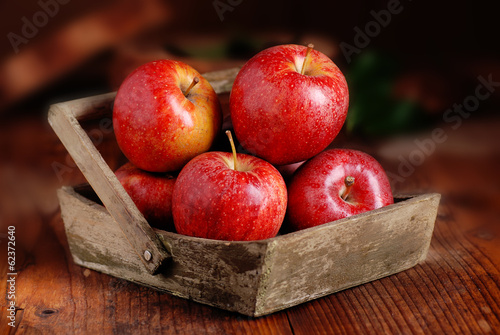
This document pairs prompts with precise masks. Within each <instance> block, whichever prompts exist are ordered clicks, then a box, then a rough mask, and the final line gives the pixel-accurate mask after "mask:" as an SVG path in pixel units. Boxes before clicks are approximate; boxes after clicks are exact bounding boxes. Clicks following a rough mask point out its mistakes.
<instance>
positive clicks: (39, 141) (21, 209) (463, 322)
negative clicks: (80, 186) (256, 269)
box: [0, 116, 500, 334]
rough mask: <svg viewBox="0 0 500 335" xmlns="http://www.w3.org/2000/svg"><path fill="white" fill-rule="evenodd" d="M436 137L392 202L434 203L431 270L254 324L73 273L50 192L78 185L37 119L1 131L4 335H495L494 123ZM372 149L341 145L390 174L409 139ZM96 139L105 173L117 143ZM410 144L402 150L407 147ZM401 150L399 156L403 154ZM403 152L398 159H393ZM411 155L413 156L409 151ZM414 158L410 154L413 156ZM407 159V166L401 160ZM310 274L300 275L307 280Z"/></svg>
mask: <svg viewBox="0 0 500 335" xmlns="http://www.w3.org/2000/svg"><path fill="white" fill-rule="evenodd" d="M437 126H439V127H442V128H443V129H444V130H445V132H446V134H447V135H448V136H447V141H446V142H445V143H442V144H437V145H436V149H435V150H434V152H433V153H432V154H431V155H426V156H425V160H424V161H423V162H422V164H419V165H418V166H415V171H413V172H412V173H411V174H408V175H406V174H405V177H404V178H402V179H403V180H401V179H399V180H396V181H395V183H394V184H393V187H394V191H395V192H402V193H421V192H430V191H437V192H440V193H441V194H442V201H441V204H440V207H439V213H438V217H437V221H436V226H435V230H434V235H433V238H432V242H431V246H430V251H429V253H428V256H427V259H426V260H425V262H423V263H422V264H419V265H417V266H415V267H414V268H412V269H410V270H407V271H404V272H402V273H398V274H396V275H393V276H390V277H386V278H383V279H380V280H377V281H374V282H370V283H368V284H365V285H361V286H358V287H355V288H352V289H348V290H345V291H342V292H339V293H336V294H332V295H330V296H327V297H324V298H320V299H317V300H314V301H312V302H308V303H305V304H302V305H299V306H296V307H293V308H290V309H287V310H285V311H281V312H277V313H274V314H272V315H269V316H266V317H260V318H256V319H252V318H248V317H243V316H240V315H238V314H234V313H230V312H226V311H222V310H218V309H215V308H211V307H207V306H204V305H201V304H198V303H194V302H191V301H188V300H184V299H181V298H176V297H173V296H171V295H169V294H164V293H159V292H156V291H154V290H152V289H149V288H146V287H141V286H138V285H135V284H132V283H130V282H127V281H124V280H121V279H117V278H113V277H110V276H107V275H104V274H101V273H98V272H95V271H91V270H88V269H85V268H82V267H79V266H77V265H75V264H74V262H73V260H72V258H71V254H70V252H69V250H68V245H67V241H66V237H65V233H64V229H63V222H62V220H61V216H60V211H59V208H58V203H57V199H56V197H55V190H56V189H57V188H58V187H60V186H61V184H77V183H81V182H84V179H83V177H82V175H81V174H80V172H79V171H78V169H77V168H76V167H74V166H73V165H72V161H71V159H70V158H69V157H68V156H67V154H66V151H65V149H64V148H63V147H62V145H61V144H60V142H59V140H58V139H57V137H56V136H55V135H54V134H53V132H52V131H51V129H50V127H49V126H48V125H47V124H46V121H45V118H40V117H36V116H33V117H31V116H30V117H24V118H9V119H6V120H3V121H2V122H1V124H0V149H1V150H0V228H1V231H0V233H1V234H2V235H0V241H1V244H0V245H1V248H0V253H1V255H0V257H2V262H1V263H0V290H1V292H2V296H3V297H6V294H4V292H6V290H7V289H8V286H7V279H8V278H7V276H6V274H7V272H8V269H7V266H6V265H5V264H6V262H5V259H6V254H7V250H6V249H7V247H6V246H7V239H6V235H5V233H6V232H7V227H8V226H14V227H15V233H16V265H15V270H16V272H17V276H15V308H16V314H15V315H16V327H15V328H12V327H10V326H8V324H7V322H8V320H7V319H6V315H7V314H8V310H7V307H8V300H7V299H6V298H2V300H1V301H0V311H1V313H0V314H1V319H0V334H9V332H10V334H69V333H75V334H150V333H166V334H177V333H179V334H233V333H234V334H258V333H260V334H332V333H339V334H340V333H346V334H455V333H457V334H459V333H464V334H483V333H484V334H494V333H500V174H499V173H498V172H499V168H500V144H499V143H500V141H499V138H500V136H499V135H498V129H499V127H500V119H499V118H498V117H495V116H487V117H471V118H470V119H468V120H467V122H464V124H463V125H462V126H461V127H460V128H459V129H456V130H455V129H452V128H450V127H448V126H447V125H445V124H444V125H439V124H438V125H436V127H437ZM431 131H432V129H429V130H428V131H427V132H423V133H419V134H416V135H414V136H412V137H411V138H410V139H406V140H402V141H399V142H395V141H394V140H390V139H386V140H379V141H376V142H368V141H363V140H360V139H357V138H351V137H348V136H341V138H340V139H339V140H336V142H334V145H335V146H345V147H353V148H359V149H363V150H365V151H367V152H369V153H371V154H372V155H374V156H375V157H377V158H378V159H379V160H380V161H381V163H382V164H383V165H384V167H385V168H386V169H387V170H388V171H390V172H393V173H397V171H398V168H400V164H401V163H400V161H399V160H398V150H404V148H405V145H406V151H405V152H406V155H408V154H409V153H411V152H412V150H415V148H414V147H412V146H414V144H413V142H412V141H413V140H414V139H415V138H420V139H422V140H423V139H426V138H429V136H430V134H431ZM108 133H109V132H108V130H107V129H106V128H101V133H100V134H103V135H105V136H104V137H99V136H98V137H97V142H98V143H97V144H98V148H99V150H100V151H101V152H102V154H103V156H104V157H105V159H106V160H107V162H108V163H109V164H110V166H111V167H112V168H117V167H118V166H119V165H120V164H121V158H120V157H121V156H120V155H119V154H117V152H118V149H117V147H116V143H115V142H114V141H113V139H112V138H110V136H107V135H109V134H108ZM405 141H406V142H405ZM405 143H406V144H405ZM401 145H402V146H403V149H401ZM408 147H409V148H410V149H408ZM412 148H413V149H412ZM406 157H407V156H406ZM306 270H307V269H305V271H306Z"/></svg>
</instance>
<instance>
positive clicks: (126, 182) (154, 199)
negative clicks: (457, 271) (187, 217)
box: [115, 163, 175, 231]
mask: <svg viewBox="0 0 500 335" xmlns="http://www.w3.org/2000/svg"><path fill="white" fill-rule="evenodd" d="M115 174H116V177H117V178H118V180H119V181H120V183H121V184H122V186H123V188H124V189H125V191H127V193H128V194H129V195H130V198H132V201H133V202H134V203H135V205H136V206H137V209H139V211H140V212H141V213H142V215H144V217H145V218H146V220H147V221H148V222H149V224H150V225H151V226H153V227H156V228H159V229H163V230H168V231H174V222H173V219H172V192H173V190H174V185H175V177H173V176H172V175H170V174H167V173H152V172H146V171H143V170H141V169H139V168H137V167H136V166H134V165H133V164H132V163H127V164H125V165H123V166H122V167H120V168H119V169H118V170H116V171H115Z"/></svg>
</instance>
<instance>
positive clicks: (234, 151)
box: [226, 130, 238, 170]
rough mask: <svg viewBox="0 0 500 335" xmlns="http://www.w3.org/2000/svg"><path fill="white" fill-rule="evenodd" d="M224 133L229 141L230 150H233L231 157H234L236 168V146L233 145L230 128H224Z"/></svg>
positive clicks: (235, 166) (235, 167)
mask: <svg viewBox="0 0 500 335" xmlns="http://www.w3.org/2000/svg"><path fill="white" fill-rule="evenodd" d="M226 135H227V137H228V138H229V143H231V150H232V151H233V159H234V165H233V167H234V170H238V168H237V161H238V158H237V157H236V147H235V146H234V140H233V135H232V134H231V131H230V130H226Z"/></svg>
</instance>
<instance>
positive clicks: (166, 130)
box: [113, 60, 222, 172]
mask: <svg viewBox="0 0 500 335" xmlns="http://www.w3.org/2000/svg"><path fill="white" fill-rule="evenodd" d="M221 124H222V113H221V108H220V103H219V100H218V97H217V94H216V93H215V91H214V90H213V88H212V86H211V85H210V83H209V82H208V81H207V80H206V79H205V78H203V77H202V76H201V75H200V74H199V73H198V72H197V71H196V70H195V69H193V68H192V67H191V66H189V65H187V64H185V63H182V62H179V61H173V60H158V61H153V62H149V63H146V64H144V65H142V66H140V67H139V68H137V69H136V70H134V71H133V72H132V73H131V74H130V75H129V76H128V77H127V78H126V79H125V80H124V81H123V83H122V84H121V86H120V88H119V89H118V92H117V94H116V98H115V102H114V107H113V128H114V131H115V135H116V140H117V142H118V145H119V147H120V149H121V150H122V152H123V153H124V154H125V156H126V157H127V158H128V160H129V161H130V162H132V163H133V164H134V165H135V166H137V167H138V168H140V169H143V170H146V171H150V172H170V171H177V170H180V169H181V168H182V167H183V166H184V165H185V164H186V163H187V162H188V161H189V160H190V159H192V158H193V157H195V156H197V155H199V154H200V153H202V152H205V151H207V150H209V149H210V147H211V145H212V143H213V141H214V139H215V137H216V135H217V134H218V133H219V132H220V128H221Z"/></svg>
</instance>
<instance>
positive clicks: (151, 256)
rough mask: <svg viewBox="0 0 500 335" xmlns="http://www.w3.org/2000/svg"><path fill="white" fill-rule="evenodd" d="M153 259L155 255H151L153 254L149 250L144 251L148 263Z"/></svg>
mask: <svg viewBox="0 0 500 335" xmlns="http://www.w3.org/2000/svg"><path fill="white" fill-rule="evenodd" d="M152 258H153V255H151V252H150V251H149V250H146V251H144V259H145V260H146V261H148V262H149V261H150V260H151V259H152Z"/></svg>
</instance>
